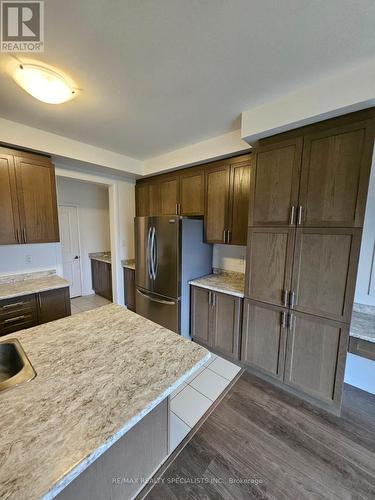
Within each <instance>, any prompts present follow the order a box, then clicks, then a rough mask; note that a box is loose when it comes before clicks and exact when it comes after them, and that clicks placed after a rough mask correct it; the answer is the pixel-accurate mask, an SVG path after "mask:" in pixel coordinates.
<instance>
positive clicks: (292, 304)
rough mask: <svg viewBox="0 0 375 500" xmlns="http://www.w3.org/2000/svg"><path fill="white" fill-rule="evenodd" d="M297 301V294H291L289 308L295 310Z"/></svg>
mask: <svg viewBox="0 0 375 500" xmlns="http://www.w3.org/2000/svg"><path fill="white" fill-rule="evenodd" d="M295 301H296V292H290V294H289V307H290V308H291V309H293V307H294V305H295Z"/></svg>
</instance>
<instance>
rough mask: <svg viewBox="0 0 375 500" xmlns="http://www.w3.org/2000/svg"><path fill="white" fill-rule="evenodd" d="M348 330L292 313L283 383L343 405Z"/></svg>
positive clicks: (325, 321)
mask: <svg viewBox="0 0 375 500" xmlns="http://www.w3.org/2000/svg"><path fill="white" fill-rule="evenodd" d="M348 329H349V326H348V325H345V324H343V323H338V322H336V321H332V320H328V319H323V318H318V317H316V316H311V315H309V314H301V313H293V314H292V315H291V318H290V328H289V330H288V338H287V344H286V361H285V375H284V382H285V383H286V384H288V385H290V386H292V387H294V388H296V389H299V390H301V391H303V392H305V393H306V394H308V395H310V396H313V397H314V398H317V399H319V400H322V401H325V402H328V403H333V402H334V403H336V404H337V405H338V406H339V404H340V402H341V394H342V384H343V378H344V366H345V358H346V350H347V344H348V336H349V330H348Z"/></svg>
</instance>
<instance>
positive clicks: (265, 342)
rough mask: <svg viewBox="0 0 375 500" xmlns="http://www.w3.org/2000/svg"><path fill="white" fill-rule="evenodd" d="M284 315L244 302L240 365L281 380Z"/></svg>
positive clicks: (284, 311) (276, 310)
mask: <svg viewBox="0 0 375 500" xmlns="http://www.w3.org/2000/svg"><path fill="white" fill-rule="evenodd" d="M287 312H288V311H287V309H282V308H280V307H275V306H270V305H265V304H262V303H261V302H255V301H252V300H248V299H245V301H244V312H243V326H242V347H241V361H242V362H243V363H245V364H246V365H249V366H250V367H252V368H256V369H258V370H261V371H263V372H265V373H266V374H268V375H271V376H273V377H276V378H278V379H282V378H283V376H284V361H285V343H286V332H287V330H286V327H287Z"/></svg>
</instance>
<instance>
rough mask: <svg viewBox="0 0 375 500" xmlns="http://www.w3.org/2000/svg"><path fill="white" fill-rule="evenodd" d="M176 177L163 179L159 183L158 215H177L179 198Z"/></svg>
mask: <svg viewBox="0 0 375 500" xmlns="http://www.w3.org/2000/svg"><path fill="white" fill-rule="evenodd" d="M178 191H179V180H178V177H174V178H171V179H165V180H163V181H161V182H160V203H161V205H160V206H161V208H160V214H161V215H177V214H178V198H179V192H178Z"/></svg>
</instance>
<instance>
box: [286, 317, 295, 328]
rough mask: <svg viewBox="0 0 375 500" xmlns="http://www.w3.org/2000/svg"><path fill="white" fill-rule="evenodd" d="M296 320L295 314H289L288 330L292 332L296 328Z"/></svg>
mask: <svg viewBox="0 0 375 500" xmlns="http://www.w3.org/2000/svg"><path fill="white" fill-rule="evenodd" d="M294 318H295V316H294V314H292V313H289V314H288V319H287V325H286V327H287V329H288V330H291V329H292V328H293V327H294Z"/></svg>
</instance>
